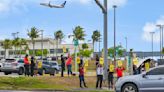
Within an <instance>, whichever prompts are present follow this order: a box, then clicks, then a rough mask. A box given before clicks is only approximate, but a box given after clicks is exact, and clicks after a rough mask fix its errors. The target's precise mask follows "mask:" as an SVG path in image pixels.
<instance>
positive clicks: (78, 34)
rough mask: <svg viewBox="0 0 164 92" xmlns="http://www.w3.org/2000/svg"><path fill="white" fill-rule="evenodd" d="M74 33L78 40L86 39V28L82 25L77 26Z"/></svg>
mask: <svg viewBox="0 0 164 92" xmlns="http://www.w3.org/2000/svg"><path fill="white" fill-rule="evenodd" d="M73 35H74V36H75V39H77V40H85V38H84V37H85V36H86V35H85V31H84V29H83V28H82V27H80V26H77V27H75V29H74V30H73Z"/></svg>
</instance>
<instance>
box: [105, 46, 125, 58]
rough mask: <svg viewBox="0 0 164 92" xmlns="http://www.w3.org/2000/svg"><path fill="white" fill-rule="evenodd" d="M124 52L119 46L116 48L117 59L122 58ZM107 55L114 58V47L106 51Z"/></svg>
mask: <svg viewBox="0 0 164 92" xmlns="http://www.w3.org/2000/svg"><path fill="white" fill-rule="evenodd" d="M124 52H125V49H124V48H122V46H121V45H119V46H116V53H117V55H118V56H119V57H122V56H123V53H124ZM108 55H109V56H111V57H114V47H111V48H109V49H108Z"/></svg>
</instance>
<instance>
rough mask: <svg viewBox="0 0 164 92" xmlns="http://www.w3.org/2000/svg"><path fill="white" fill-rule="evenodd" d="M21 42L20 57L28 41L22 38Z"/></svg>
mask: <svg viewBox="0 0 164 92" xmlns="http://www.w3.org/2000/svg"><path fill="white" fill-rule="evenodd" d="M19 42H20V46H19V47H20V52H19V53H20V55H21V51H22V50H23V46H27V40H26V39H24V38H20V40H19Z"/></svg>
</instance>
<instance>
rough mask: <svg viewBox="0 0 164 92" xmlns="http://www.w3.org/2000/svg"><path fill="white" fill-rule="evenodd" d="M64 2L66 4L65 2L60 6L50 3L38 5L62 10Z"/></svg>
mask: <svg viewBox="0 0 164 92" xmlns="http://www.w3.org/2000/svg"><path fill="white" fill-rule="evenodd" d="M66 2H67V1H65V2H64V3H63V4H61V5H52V4H51V2H49V3H40V5H43V6H47V7H50V8H64V7H65V4H66Z"/></svg>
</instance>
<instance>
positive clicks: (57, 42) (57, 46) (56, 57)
mask: <svg viewBox="0 0 164 92" xmlns="http://www.w3.org/2000/svg"><path fill="white" fill-rule="evenodd" d="M55 52H56V61H57V60H58V56H57V53H58V39H56V51H55Z"/></svg>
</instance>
